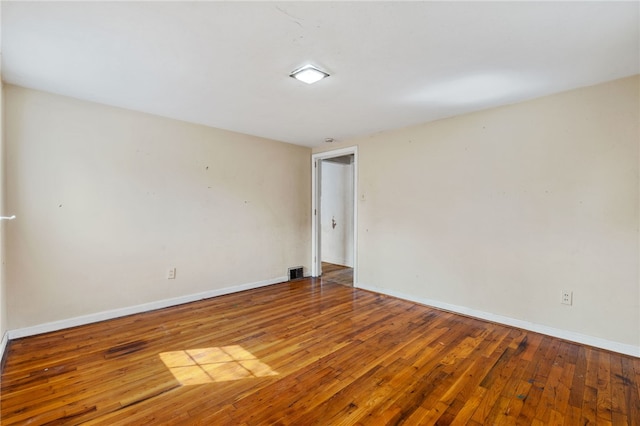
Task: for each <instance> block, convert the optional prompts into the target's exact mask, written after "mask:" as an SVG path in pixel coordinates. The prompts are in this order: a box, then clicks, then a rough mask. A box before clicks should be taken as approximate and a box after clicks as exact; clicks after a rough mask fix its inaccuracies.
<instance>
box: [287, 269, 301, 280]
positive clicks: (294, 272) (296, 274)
mask: <svg viewBox="0 0 640 426" xmlns="http://www.w3.org/2000/svg"><path fill="white" fill-rule="evenodd" d="M300 278H304V275H302V266H296V267H295V268H289V281H292V280H297V279H300Z"/></svg>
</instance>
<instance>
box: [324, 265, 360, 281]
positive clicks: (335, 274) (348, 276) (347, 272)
mask: <svg viewBox="0 0 640 426" xmlns="http://www.w3.org/2000/svg"><path fill="white" fill-rule="evenodd" d="M321 278H322V283H334V284H342V285H347V286H350V287H353V268H350V267H348V266H343V265H336V264H334V263H328V262H322V277H321Z"/></svg>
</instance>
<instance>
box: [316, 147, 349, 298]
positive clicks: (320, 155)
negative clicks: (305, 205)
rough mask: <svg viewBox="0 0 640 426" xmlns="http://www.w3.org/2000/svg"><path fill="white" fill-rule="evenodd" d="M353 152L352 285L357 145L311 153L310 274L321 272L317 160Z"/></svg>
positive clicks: (317, 274) (318, 274)
mask: <svg viewBox="0 0 640 426" xmlns="http://www.w3.org/2000/svg"><path fill="white" fill-rule="evenodd" d="M349 154H353V286H354V287H356V284H357V282H358V278H357V277H358V147H357V146H352V147H348V148H341V149H335V150H333V151H326V152H319V153H317V154H312V155H311V276H312V277H318V276H320V274H321V273H322V266H321V264H322V259H321V255H320V254H321V250H320V231H321V228H320V183H321V182H320V176H319V170H318V162H319V161H320V160H326V159H327V158H334V157H342V156H344V155H349Z"/></svg>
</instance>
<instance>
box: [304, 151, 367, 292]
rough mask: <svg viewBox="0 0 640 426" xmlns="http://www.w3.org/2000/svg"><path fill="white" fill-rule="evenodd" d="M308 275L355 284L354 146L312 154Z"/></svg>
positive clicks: (355, 181)
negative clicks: (309, 271)
mask: <svg viewBox="0 0 640 426" xmlns="http://www.w3.org/2000/svg"><path fill="white" fill-rule="evenodd" d="M311 160H312V216H313V220H312V238H311V239H312V250H311V251H312V262H311V265H312V267H311V275H312V276H313V277H320V276H322V277H323V280H324V279H330V280H331V281H332V282H336V283H338V284H345V285H351V286H355V285H356V283H357V226H356V218H357V204H356V198H357V190H356V188H357V147H351V148H344V149H339V150H335V151H329V152H323V153H319V154H314V155H312V159H311Z"/></svg>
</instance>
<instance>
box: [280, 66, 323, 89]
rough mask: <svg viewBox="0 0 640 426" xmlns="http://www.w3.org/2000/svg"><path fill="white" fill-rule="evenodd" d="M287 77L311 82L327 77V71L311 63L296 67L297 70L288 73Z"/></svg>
mask: <svg viewBox="0 0 640 426" xmlns="http://www.w3.org/2000/svg"><path fill="white" fill-rule="evenodd" d="M289 77H293V78H295V79H296V80H300V81H302V82H304V83H307V84H313V83H316V82H318V81H320V80H322V79H323V78H327V77H329V73H326V72H324V71H321V70H319V69H318V68H316V67H314V66H313V65H310V64H308V65H305V66H303V67H300V68H298V69H297V70H295V71H294V72H292V73H291V74H289Z"/></svg>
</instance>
